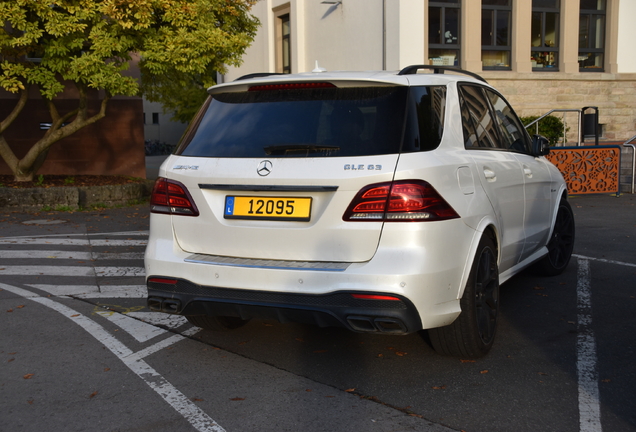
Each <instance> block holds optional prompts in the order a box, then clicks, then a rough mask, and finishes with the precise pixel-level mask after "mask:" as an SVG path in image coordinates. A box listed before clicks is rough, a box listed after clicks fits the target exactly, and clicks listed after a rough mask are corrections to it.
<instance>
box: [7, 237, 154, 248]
mask: <svg viewBox="0 0 636 432" xmlns="http://www.w3.org/2000/svg"><path fill="white" fill-rule="evenodd" d="M0 244H12V245H67V246H88V245H90V246H146V245H147V244H148V240H145V239H144V240H110V239H91V240H89V239H87V238H50V237H48V238H47V237H26V238H25V237H8V238H0Z"/></svg>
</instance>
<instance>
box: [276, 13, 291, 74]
mask: <svg viewBox="0 0 636 432" xmlns="http://www.w3.org/2000/svg"><path fill="white" fill-rule="evenodd" d="M279 19H280V25H281V32H282V45H281V54H282V63H283V73H291V27H290V25H289V14H286V15H282V16H280V17H279Z"/></svg>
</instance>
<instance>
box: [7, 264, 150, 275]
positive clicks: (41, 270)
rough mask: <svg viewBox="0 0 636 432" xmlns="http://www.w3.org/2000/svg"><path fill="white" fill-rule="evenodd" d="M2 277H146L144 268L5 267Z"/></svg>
mask: <svg viewBox="0 0 636 432" xmlns="http://www.w3.org/2000/svg"><path fill="white" fill-rule="evenodd" d="M0 275H11V276H98V277H110V276H145V275H146V271H145V270H144V268H143V267H91V266H30V265H26V266H3V267H0Z"/></svg>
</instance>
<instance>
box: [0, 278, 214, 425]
mask: <svg viewBox="0 0 636 432" xmlns="http://www.w3.org/2000/svg"><path fill="white" fill-rule="evenodd" d="M0 288H1V289H4V290H7V291H9V292H12V293H14V294H16V295H19V296H22V297H25V298H28V299H30V300H33V301H35V302H38V303H40V304H42V305H44V306H47V307H49V308H51V309H53V310H55V311H56V312H59V313H61V314H62V315H64V316H65V317H67V318H68V319H70V320H72V321H73V322H74V323H75V324H77V325H79V326H80V327H82V328H83V329H84V330H86V331H87V332H88V333H89V334H90V335H91V336H93V337H94V338H95V339H97V340H98V341H99V342H100V343H101V344H103V345H104V346H105V347H107V348H108V349H109V350H110V351H111V352H112V353H113V354H115V355H116V356H117V357H118V358H119V359H120V360H121V361H122V362H123V363H124V364H125V365H126V366H128V368H129V369H130V370H131V371H133V372H134V373H135V374H136V375H137V376H138V377H139V378H141V379H142V380H143V381H144V382H145V383H146V384H147V385H148V386H149V387H150V388H152V389H153V390H154V391H155V392H157V394H158V395H159V396H161V398H162V399H163V400H164V401H166V402H167V403H168V404H169V405H170V406H171V407H172V408H174V409H175V410H176V411H177V412H178V413H179V414H181V415H182V416H183V417H184V418H185V419H186V420H187V421H188V422H189V423H190V424H191V425H192V426H193V427H194V428H195V429H196V430H198V431H200V432H225V429H223V428H222V427H221V426H220V425H219V424H218V423H216V422H215V421H214V420H213V419H212V418H211V417H210V416H208V415H207V414H206V413H205V412H203V410H201V409H200V408H199V407H198V406H196V405H195V404H194V403H193V402H192V401H191V400H190V399H188V398H187V397H186V396H185V395H184V394H183V393H181V392H180V391H179V390H178V389H177V388H176V387H174V386H173V385H172V384H170V383H169V382H168V381H167V380H166V379H165V378H164V377H163V376H162V375H161V374H159V373H158V372H157V371H156V370H154V369H153V368H152V367H151V366H150V365H149V364H148V363H146V362H145V361H143V360H142V359H141V358H140V356H139V355H138V354H139V353H134V352H132V351H131V350H130V349H129V348H128V347H126V346H125V345H124V344H122V343H121V342H119V341H118V340H117V339H116V338H115V337H114V336H113V335H111V334H110V333H108V331H106V329H104V328H103V327H102V326H101V325H99V324H97V323H96V322H95V321H93V320H91V319H89V318H88V317H86V316H85V315H82V314H80V313H79V312H77V311H75V310H73V309H71V308H69V307H67V306H64V305H62V304H60V303H58V302H55V301H53V300H51V299H49V298H46V297H41V296H38V295H37V294H35V293H33V292H31V291H27V290H24V289H22V288H18V287H14V286H11V285H6V284H3V283H0ZM170 340H171V341H172V342H173V343H174V342H177V341H179V340H183V337H180V338H176V337H173V338H170ZM165 346H167V345H166V343H165V342H164V343H161V342H160V347H161V348H165ZM142 351H143V354H145V355H148V353H149V352H150V351H151V350H148V349H146V350H142ZM140 353H141V352H140Z"/></svg>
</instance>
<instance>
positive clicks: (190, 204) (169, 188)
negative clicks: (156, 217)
mask: <svg viewBox="0 0 636 432" xmlns="http://www.w3.org/2000/svg"><path fill="white" fill-rule="evenodd" d="M150 212H151V213H162V214H172V215H180V216H199V210H198V209H197V207H196V205H194V201H193V200H192V197H191V196H190V193H189V192H188V190H187V189H186V187H185V186H184V185H183V184H182V183H179V182H178V181H175V180H168V179H166V178H163V177H159V178H158V179H157V181H156V182H155V187H154V188H153V189H152V195H151V196H150Z"/></svg>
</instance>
